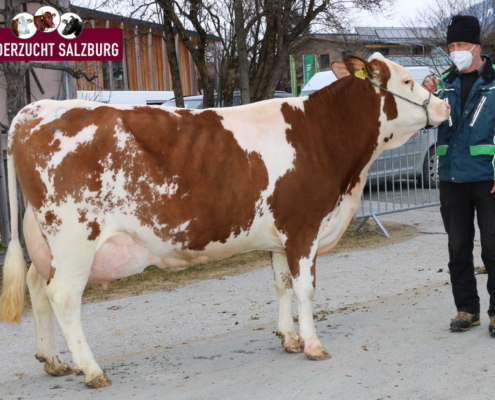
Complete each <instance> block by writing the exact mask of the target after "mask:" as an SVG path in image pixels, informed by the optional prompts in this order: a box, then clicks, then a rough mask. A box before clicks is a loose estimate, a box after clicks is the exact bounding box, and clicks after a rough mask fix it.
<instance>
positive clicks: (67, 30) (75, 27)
mask: <svg viewBox="0 0 495 400" xmlns="http://www.w3.org/2000/svg"><path fill="white" fill-rule="evenodd" d="M62 23H63V24H66V25H65V27H64V30H63V31H62V35H70V34H71V33H75V34H76V36H77V34H78V33H79V32H78V31H80V30H81V27H82V24H81V21H79V20H78V19H77V18H75V17H74V16H71V17H70V20H69V21H67V20H66V19H64V20H62Z"/></svg>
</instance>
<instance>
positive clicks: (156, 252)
mask: <svg viewBox="0 0 495 400" xmlns="http://www.w3.org/2000/svg"><path fill="white" fill-rule="evenodd" d="M117 219H121V221H122V220H124V219H125V218H124V219H122V216H120V217H119V218H117ZM126 222H127V223H128V224H130V225H129V226H127V228H129V229H128V230H125V229H124V230H119V232H110V233H107V234H106V235H105V237H100V243H99V244H97V243H95V254H94V258H93V263H92V265H91V270H90V272H89V278H88V283H89V284H101V285H102V286H103V288H104V289H105V288H106V287H107V286H108V284H109V283H110V282H111V281H113V280H116V279H120V278H124V277H126V276H130V275H134V274H137V273H140V272H142V271H143V270H144V269H145V268H146V267H148V266H149V265H156V266H158V267H161V268H170V269H184V268H187V267H189V266H191V265H194V264H198V263H204V262H207V261H210V260H212V259H222V258H226V257H230V256H232V255H233V254H237V253H242V252H246V251H251V250H271V251H280V249H281V243H280V241H279V239H278V236H277V235H276V232H275V229H274V227H273V225H271V224H270V223H268V222H267V221H266V220H258V221H256V223H255V224H254V225H255V226H253V227H252V229H251V230H250V231H249V233H248V232H245V233H244V234H241V235H238V236H236V237H233V238H230V239H229V240H227V241H226V242H225V243H211V244H210V245H208V246H207V248H206V249H205V250H204V251H189V250H182V249H181V248H180V244H174V243H171V242H166V241H162V240H161V239H160V238H158V237H156V236H154V235H153V233H152V232H151V230H148V229H146V228H142V227H141V228H139V227H138V226H137V225H135V224H133V223H130V222H129V221H126ZM267 224H268V225H271V228H270V226H267ZM124 225H127V224H125V223H124ZM131 225H132V226H131ZM131 228H132V229H131ZM71 229H72V232H73V233H74V234H76V232H75V230H77V225H73V226H72V227H71ZM81 229H85V228H84V227H82V228H81ZM137 231H139V234H137V233H136V232H137ZM255 231H256V232H255ZM24 232H25V239H26V244H27V248H28V251H29V255H30V258H31V260H32V261H33V263H34V265H35V267H36V269H37V271H38V272H39V273H40V274H41V275H42V276H43V277H44V278H45V279H48V278H49V276H50V269H51V259H52V258H51V252H50V248H49V246H48V244H47V242H46V240H45V237H44V236H43V234H42V233H41V230H40V228H39V224H38V221H37V220H36V217H35V215H34V212H33V209H32V207H31V206H30V205H28V206H27V208H26V214H25V217H24ZM129 232H133V233H134V234H131V233H129Z"/></svg>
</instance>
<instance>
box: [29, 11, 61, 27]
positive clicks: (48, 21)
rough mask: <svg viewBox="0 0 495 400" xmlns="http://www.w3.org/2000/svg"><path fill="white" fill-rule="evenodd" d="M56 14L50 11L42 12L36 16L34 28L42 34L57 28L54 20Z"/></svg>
mask: <svg viewBox="0 0 495 400" xmlns="http://www.w3.org/2000/svg"><path fill="white" fill-rule="evenodd" d="M55 16H56V14H52V13H51V12H50V11H45V12H43V11H42V12H41V15H35V16H34V26H36V29H38V30H39V31H41V32H45V31H46V30H47V29H51V28H55V22H53V18H54V17H55Z"/></svg>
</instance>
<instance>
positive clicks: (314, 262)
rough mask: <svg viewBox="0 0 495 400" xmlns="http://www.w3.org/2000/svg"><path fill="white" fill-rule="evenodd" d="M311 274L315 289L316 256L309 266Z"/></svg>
mask: <svg viewBox="0 0 495 400" xmlns="http://www.w3.org/2000/svg"><path fill="white" fill-rule="evenodd" d="M311 276H312V277H313V287H314V288H315V289H316V256H315V259H314V260H313V265H312V266H311Z"/></svg>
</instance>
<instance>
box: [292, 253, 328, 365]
mask: <svg viewBox="0 0 495 400" xmlns="http://www.w3.org/2000/svg"><path fill="white" fill-rule="evenodd" d="M315 254H316V252H315ZM290 270H291V274H292V285H293V288H294V292H295V294H296V298H297V305H298V310H299V336H300V337H301V339H302V340H303V341H304V354H305V355H306V357H308V358H309V359H310V360H327V359H329V358H330V357H331V356H330V353H328V352H327V351H326V350H325V348H324V347H323V346H322V344H321V342H320V340H319V339H318V337H317V336H316V327H315V323H314V320H313V304H312V302H313V296H314V293H315V284H316V255H314V256H312V257H310V258H302V259H300V260H298V262H297V264H296V261H294V263H293V264H292V266H291V268H290Z"/></svg>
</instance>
